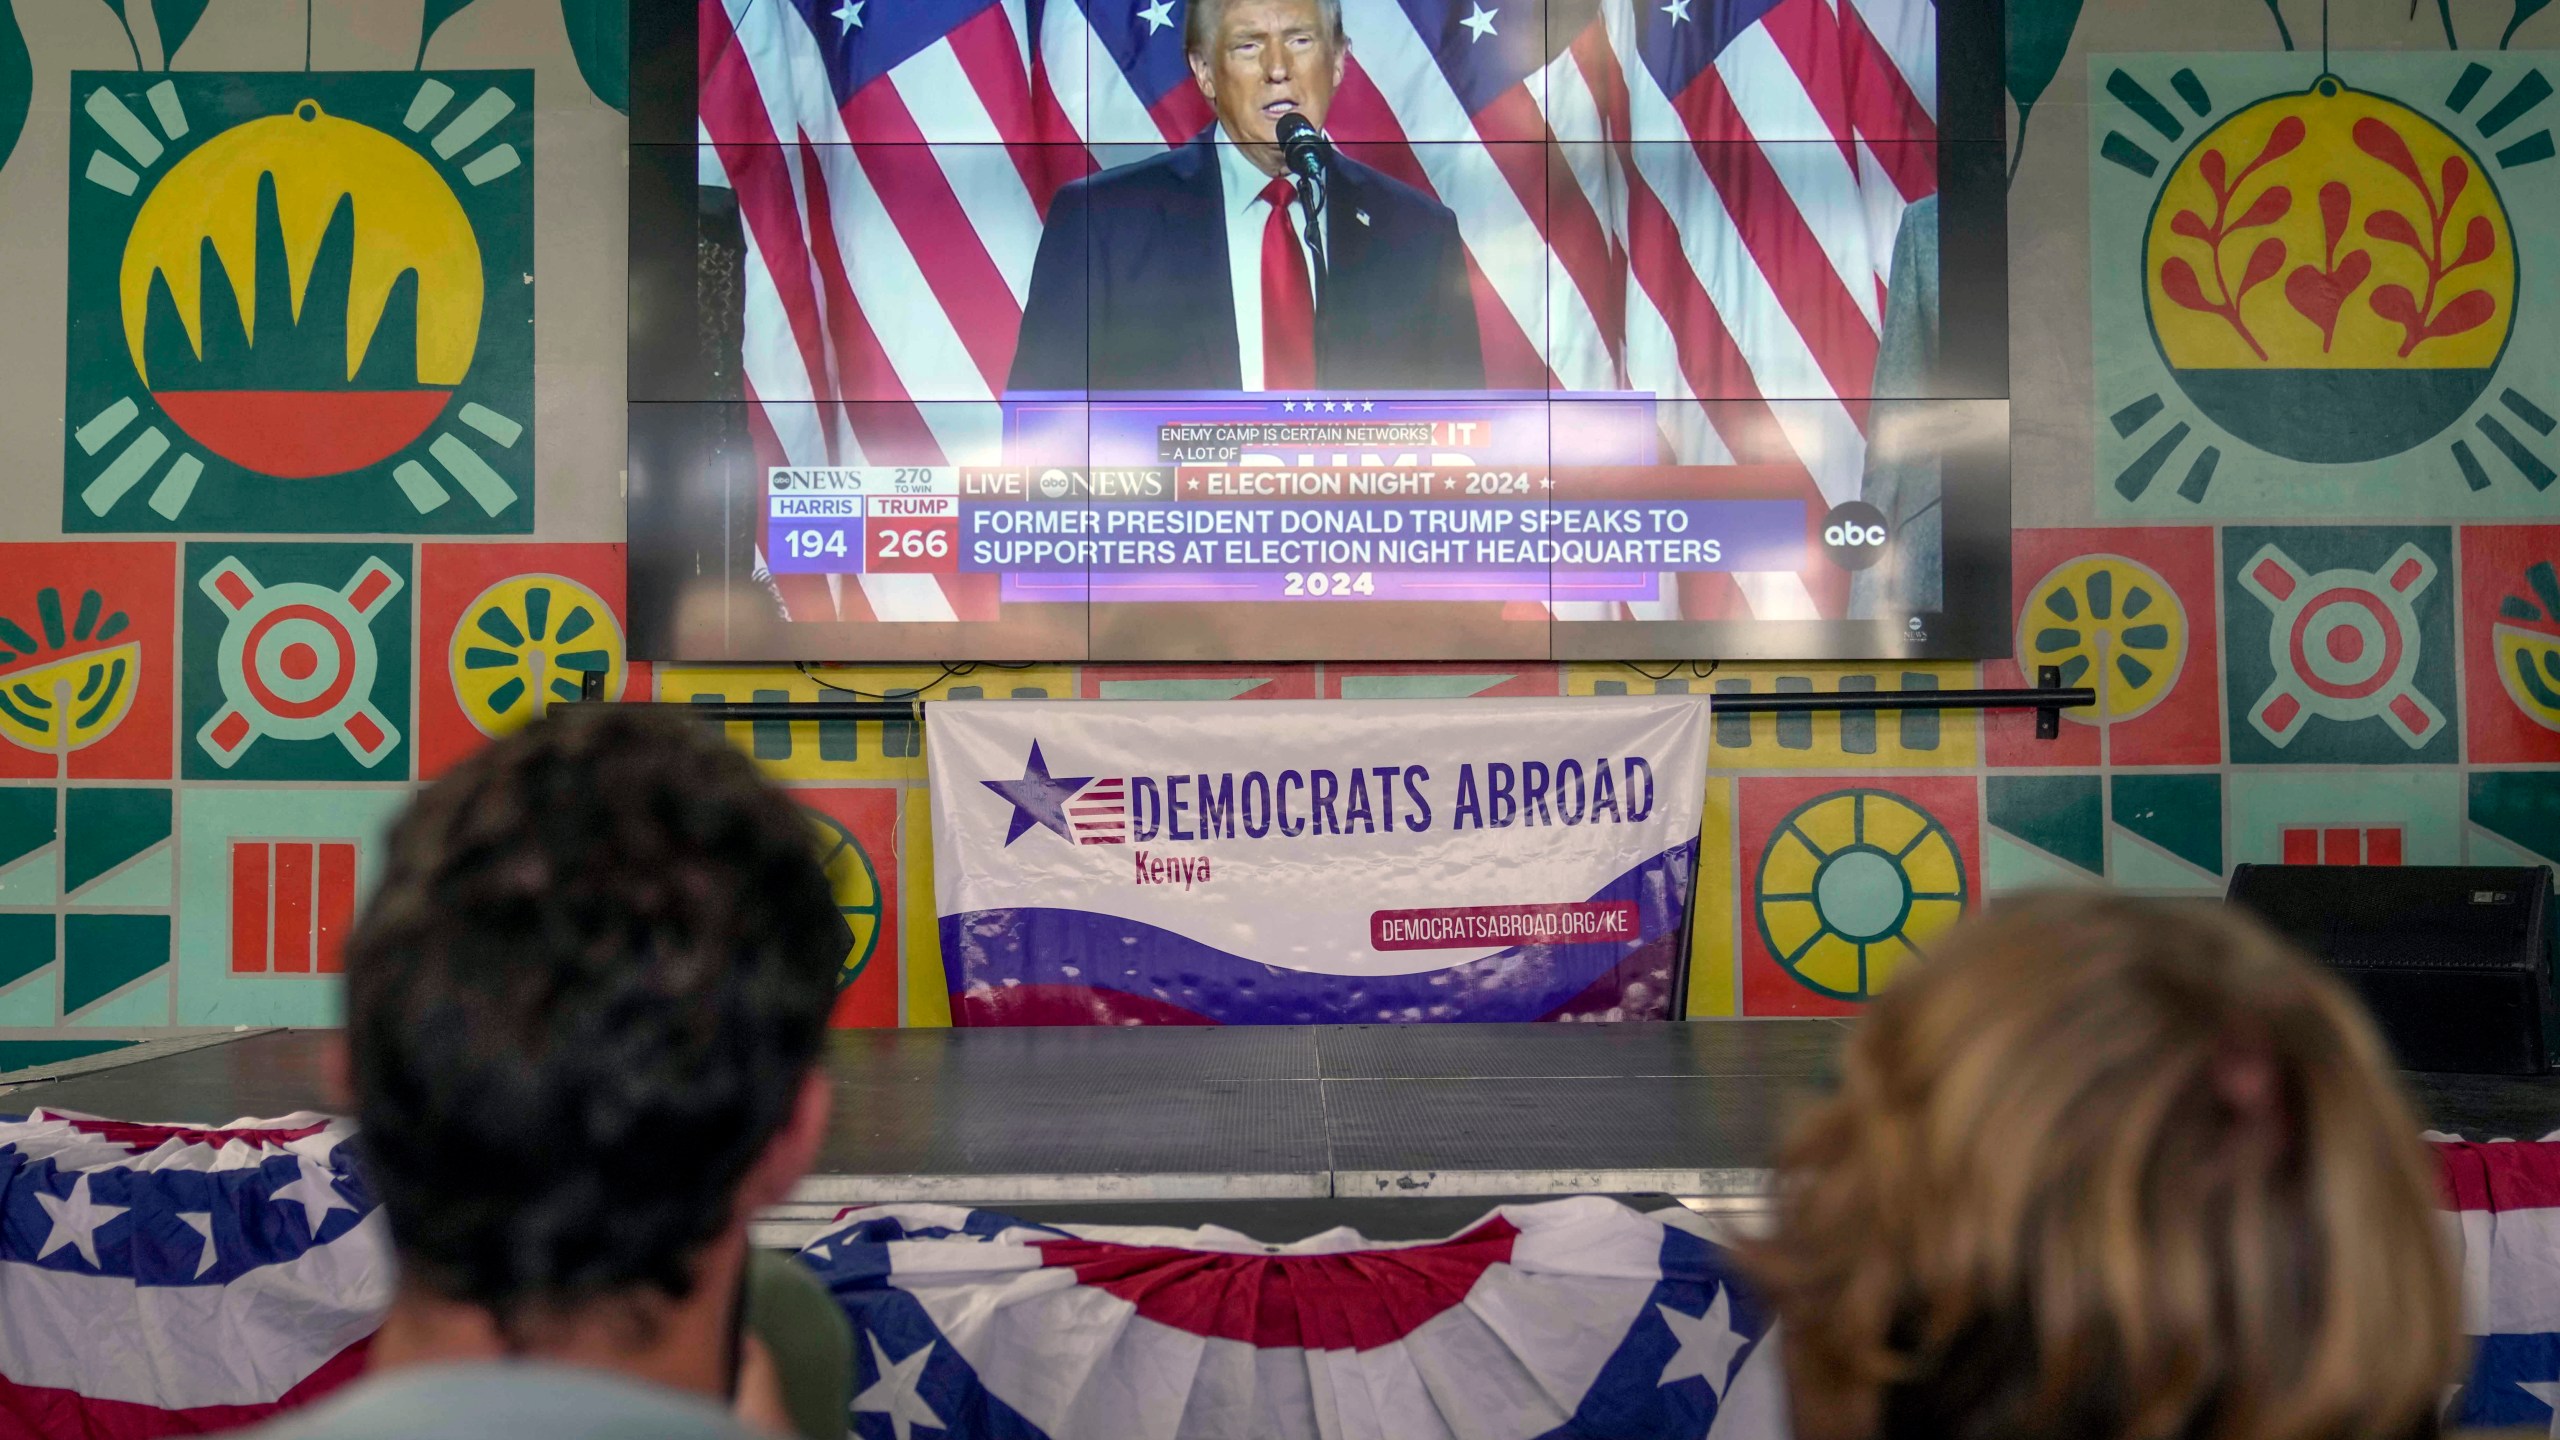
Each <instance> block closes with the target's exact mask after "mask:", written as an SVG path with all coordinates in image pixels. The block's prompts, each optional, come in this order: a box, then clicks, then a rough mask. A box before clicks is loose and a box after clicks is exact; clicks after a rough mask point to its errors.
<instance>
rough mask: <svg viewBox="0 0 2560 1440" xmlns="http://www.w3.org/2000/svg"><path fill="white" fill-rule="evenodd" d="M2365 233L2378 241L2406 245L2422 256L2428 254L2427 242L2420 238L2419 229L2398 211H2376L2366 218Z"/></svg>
mask: <svg viewBox="0 0 2560 1440" xmlns="http://www.w3.org/2000/svg"><path fill="white" fill-rule="evenodd" d="M2364 233H2366V234H2367V235H2370V236H2372V237H2373V238H2374V239H2376V240H2388V241H2390V242H2391V243H2393V244H2395V245H2406V246H2408V247H2409V248H2410V249H2412V250H2415V251H2417V252H2418V253H2419V254H2421V255H2424V254H2425V253H2427V245H2426V242H2425V241H2423V240H2420V239H2419V238H2418V227H2417V226H2415V225H2412V224H2410V223H2409V217H2408V216H2406V215H2403V214H2401V213H2400V212H2399V211H2397V210H2376V211H2374V212H2373V213H2372V214H2370V215H2367V216H2366V217H2364Z"/></svg>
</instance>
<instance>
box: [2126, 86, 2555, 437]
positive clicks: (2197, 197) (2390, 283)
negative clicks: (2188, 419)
mask: <svg viewBox="0 0 2560 1440" xmlns="http://www.w3.org/2000/svg"><path fill="white" fill-rule="evenodd" d="M2516 274H2517V270H2516V254H2515V236H2514V234H2513V232H2512V230H2511V229H2510V226H2509V223H2508V218H2507V211H2506V207H2505V205H2504V204H2503V203H2502V202H2501V200H2500V199H2499V196H2498V192H2497V187H2496V186H2495V185H2494V184H2493V183H2492V182H2491V180H2490V178H2489V173H2488V172H2487V171H2486V170H2485V169H2484V168H2482V166H2481V164H2480V161H2479V159H2478V157H2476V156H2475V155H2473V154H2472V153H2471V151H2470V150H2469V149H2468V148H2467V147H2466V146H2464V145H2463V143H2462V142H2461V141H2460V140H2458V139H2456V138H2455V137H2454V136H2453V134H2452V133H2451V132H2449V131H2447V130H2446V129H2445V128H2444V127H2443V126H2441V125H2439V124H2437V123H2436V122H2435V121H2433V120H2431V119H2429V118H2427V117H2426V116H2425V115H2422V114H2420V113H2419V112H2417V111H2416V110H2413V109H2411V108H2409V107H2408V106H2406V105H2403V104H2401V103H2400V102H2398V101H2396V100H2393V99H2390V98H2388V97H2386V96H2382V95H2376V94H2373V93H2370V92H2368V91H2363V90H2358V89H2355V88H2354V87H2352V86H2349V85H2347V84H2346V83H2345V82H2343V81H2341V80H2340V79H2338V77H2336V76H2334V75H2323V76H2321V77H2320V78H2319V79H2318V80H2317V81H2316V82H2315V83H2314V84H2313V85H2312V86H2311V87H2310V88H2309V89H2307V90H2304V91H2301V92H2299V93H2295V94H2289V95H2277V96H2273V97H2270V98H2268V99H2265V100H2261V101H2259V102H2257V103H2256V104H2253V105H2249V106H2246V107H2244V108H2242V109H2240V110H2237V111H2235V112H2233V113H2232V114H2230V115H2229V116H2227V117H2226V118H2224V119H2223V120H2222V121H2221V122H2220V123H2219V124H2217V125H2215V126H2213V127H2212V128H2211V129H2210V130H2207V131H2206V132H2205V133H2204V134H2203V135H2202V136H2200V137H2198V139H2197V140H2196V142H2195V144H2194V145H2193V146H2192V147H2190V148H2189V149H2188V151H2187V152H2186V154H2185V155H2183V156H2182V157H2180V159H2179V161H2178V163H2177V165H2176V166H2175V167H2174V169H2172V171H2171V172H2170V174H2169V177H2168V180H2167V181H2166V183H2165V184H2163V185H2162V187H2161V190H2160V194H2159V198H2158V200H2157V201H2156V202H2155V204H2154V206H2153V209H2152V213H2151V220H2150V225H2149V228H2148V231H2147V233H2146V237H2145V256H2144V266H2143V275H2144V286H2145V293H2144V302H2145V307H2146V309H2147V311H2148V313H2149V315H2150V319H2151V326H2152V333H2153V337H2154V338H2155V340H2156V341H2157V342H2158V345H2159V349H2160V355H2161V358H2162V359H2163V360H2165V361H2166V362H2167V363H2168V366H2169V368H2170V371H2171V373H2172V374H2173V375H2174V376H2175V377H2176V379H2177V381H2178V385H2179V388H2180V389H2182V390H2183V391H2185V392H2186V394H2187V397H2188V398H2189V399H2190V400H2192V401H2193V402H2194V403H2195V404H2196V406H2197V408H2198V409H2200V410H2202V411H2203V412H2204V413H2205V414H2206V415H2207V416H2208V417H2209V418H2211V419H2212V420H2213V421H2214V422H2215V423H2217V424H2219V425H2221V426H2223V428H2225V429H2226V430H2229V431H2230V432H2231V433H2232V434H2233V435H2235V436H2237V437H2238V438H2240V439H2242V440H2245V441H2247V442H2249V443H2251V444H2254V445H2257V446H2259V447H2261V448H2263V449H2265V450H2268V451H2270V452H2272V453H2275V454H2278V455H2282V456H2285V457H2287V458H2291V459H2296V460H2302V461H2309V462H2313V463H2347V462H2353V461H2363V460H2372V459H2378V458H2381V457H2383V456H2386V455H2392V454H2397V453H2399V452H2400V451H2403V450H2407V449H2409V448H2411V447H2413V446H2415V445H2417V444H2419V443H2421V442H2423V441H2425V440H2428V439H2430V438H2432V437H2433V436H2435V435H2436V434H2438V433H2440V432H2441V431H2442V430H2443V429H2444V428H2445V427H2446V426H2448V425H2451V424H2452V423H2454V422H2455V421H2456V420H2459V419H2460V418H2461V416H2462V413H2463V412H2464V411H2465V410H2467V409H2468V408H2469V407H2470V405H2471V403H2472V402H2473V401H2474V400H2476V399H2478V398H2479V396H2480V394H2481V393H2482V392H2483V391H2484V390H2486V389H2487V387H2488V384H2489V377H2490V374H2491V372H2492V371H2493V369H2494V367H2495V366H2496V364H2497V361H2498V357H2499V356H2500V355H2501V354H2502V353H2503V352H2504V350H2505V348H2506V343H2507V338H2508V336H2509V334H2510V333H2511V331H2512V330H2513V328H2514V324H2515V306H2516Z"/></svg>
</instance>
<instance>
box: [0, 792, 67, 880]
mask: <svg viewBox="0 0 2560 1440" xmlns="http://www.w3.org/2000/svg"><path fill="white" fill-rule="evenodd" d="M54 807H55V800H54V792H53V790H51V789H50V788H46V789H34V788H28V787H11V788H8V789H0V870H6V869H8V868H9V867H10V866H12V865H15V864H17V863H18V862H19V861H20V860H23V859H25V858H27V857H28V856H30V855H33V854H34V853H36V852H37V851H38V850H41V849H43V848H44V847H46V846H48V845H50V844H52V843H53V837H54Z"/></svg>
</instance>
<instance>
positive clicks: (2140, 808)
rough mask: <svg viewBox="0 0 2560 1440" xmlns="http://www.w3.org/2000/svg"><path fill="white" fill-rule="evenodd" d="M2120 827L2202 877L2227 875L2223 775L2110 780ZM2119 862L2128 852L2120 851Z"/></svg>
mask: <svg viewBox="0 0 2560 1440" xmlns="http://www.w3.org/2000/svg"><path fill="white" fill-rule="evenodd" d="M2107 798H2108V802H2109V809H2110V810H2111V811H2112V812H2113V814H2114V818H2115V823H2116V825H2117V827H2118V828H2119V829H2122V830H2124V831H2126V832H2128V833H2129V834H2131V835H2133V836H2135V837H2136V838H2138V839H2140V840H2142V841H2144V842H2145V843H2147V844H2149V845H2152V846H2154V847H2157V848H2158V849H2159V850H2160V851H2161V852H2162V853H2163V854H2165V855H2167V856H2169V857H2170V858H2171V859H2174V860H2178V861H2180V862H2183V863H2185V864H2187V865H2190V866H2193V867H2194V868H2195V869H2196V871H2197V872H2198V873H2199V874H2202V875H2208V876H2213V877H2216V878H2219V877H2220V876H2221V874H2222V777H2221V776H2220V775H2212V774H2206V775H2157V774H2132V775H2114V776H2110V777H2108V780H2107ZM2117 856H2118V859H2119V861H2121V860H2122V859H2123V858H2124V856H2125V852H2124V851H2123V850H2122V849H2119V850H2118V851H2117Z"/></svg>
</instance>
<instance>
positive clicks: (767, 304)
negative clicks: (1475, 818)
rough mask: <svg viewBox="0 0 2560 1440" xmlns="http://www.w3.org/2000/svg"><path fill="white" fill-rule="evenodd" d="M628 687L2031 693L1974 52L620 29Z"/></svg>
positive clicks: (1791, 22)
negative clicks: (863, 681)
mask: <svg viewBox="0 0 2560 1440" xmlns="http://www.w3.org/2000/svg"><path fill="white" fill-rule="evenodd" d="M632 23H633V64H634V76H635V84H634V95H633V102H634V111H633V118H632V136H633V145H632V163H631V309H630V316H631V320H630V401H631V404H630V417H631V419H630V429H631V473H630V488H629V506H630V536H631V596H630V604H631V635H632V642H633V646H634V649H635V652H636V653H638V654H641V655H645V656H651V657H658V658H669V659H685V660H719V659H735V660H756V661H780V660H937V659H939V660H957V659H978V660H1017V659H1019V660H1029V659H1049V660H1129V661H1150V660H1153V661H1168V660H1224V659H1233V660H1290V659H1336V660H1353V659H1376V660H1386V659H1453V660H1455V659H1478V658H1481V659H1538V658H1556V659H1648V658H1689V657H1717V658H1746V657H1754V656H1760V657H1789V658H1820V657H1841V658H1882V657H1890V656H1905V657H1930V656H1976V655H1986V654H1998V653H2006V651H2007V648H2008V638H2007V632H2008V625H2007V621H2006V615H2007V611H2008V600H2009V594H2008V590H2009V580H2008V526H2009V469H2008V358H2007V346H2008V315H2007V300H2006V296H2007V255H2006V232H2005V201H2004V193H2003V175H2002V168H2001V163H2002V145H2001V141H2000V134H2001V124H2002V113H2001V96H2000V88H1999V87H2000V81H1999V76H2000V64H2001V24H2002V20H2001V10H2000V6H1999V4H1998V3H1997V0H1775V3H1770V0H1545V3H1539V0H1498V3H1497V0H1338V3H1336V0H637V3H635V4H634V6H633V21H632Z"/></svg>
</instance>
